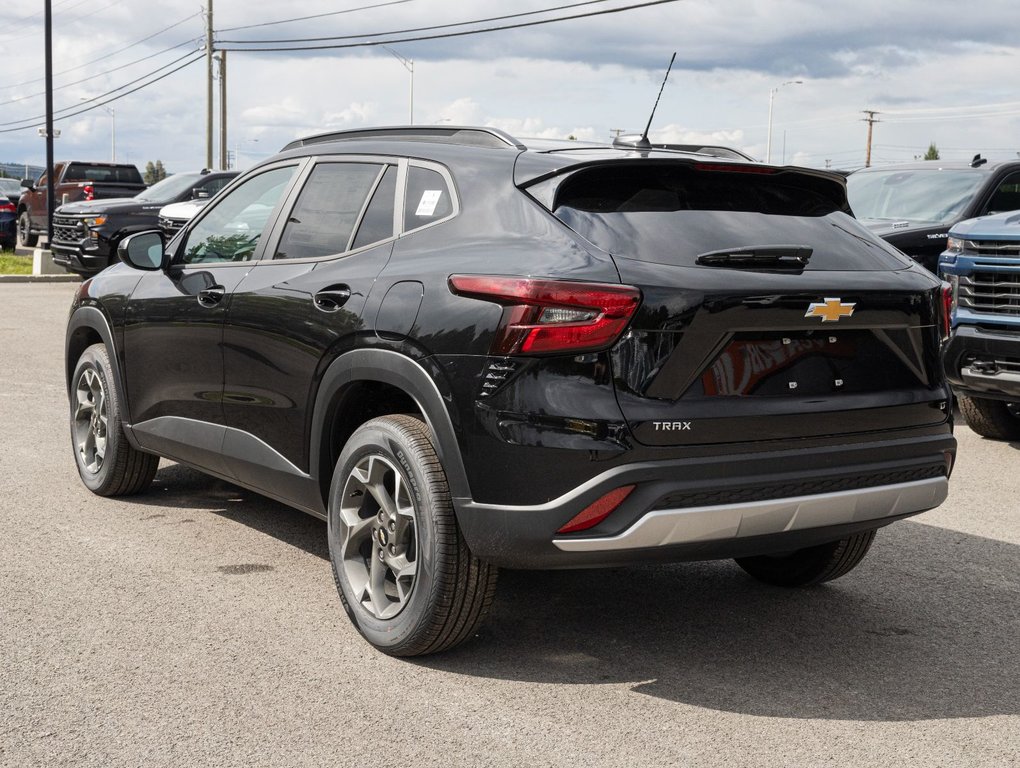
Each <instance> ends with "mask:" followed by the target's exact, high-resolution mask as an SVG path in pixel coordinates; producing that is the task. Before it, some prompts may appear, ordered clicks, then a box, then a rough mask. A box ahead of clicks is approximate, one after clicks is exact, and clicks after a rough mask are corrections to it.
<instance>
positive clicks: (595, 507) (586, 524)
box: [556, 485, 635, 533]
mask: <svg viewBox="0 0 1020 768" xmlns="http://www.w3.org/2000/svg"><path fill="white" fill-rule="evenodd" d="M634 487H635V486H633V485H624V486H621V487H619V488H616V489H614V490H612V491H610V492H609V493H607V494H606V495H605V496H603V497H602V498H600V499H599V500H598V501H596V502H595V503H593V504H589V505H588V506H587V507H585V508H584V510H582V511H581V512H579V513H578V514H576V515H574V516H573V517H572V518H571V519H570V522H568V523H567V524H566V525H564V526H563V527H562V528H560V529H559V530H558V531H556V533H576V532H577V531H586V530H588V529H589V528H594V527H595V526H596V525H598V524H599V523H601V522H602V521H603V520H605V519H606V518H607V517H609V515H610V514H612V513H613V512H614V511H615V510H616V508H617V507H619V506H620V505H621V504H623V500H624V499H626V498H627V497H628V496H630V492H631V491H633V490H634Z"/></svg>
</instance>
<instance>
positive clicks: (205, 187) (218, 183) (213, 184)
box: [198, 176, 234, 197]
mask: <svg viewBox="0 0 1020 768" xmlns="http://www.w3.org/2000/svg"><path fill="white" fill-rule="evenodd" d="M233 180H234V179H233V177H230V176H224V177H223V178H221V179H211V180H209V181H207V182H206V183H205V184H202V185H201V186H200V187H198V189H200V190H202V192H203V193H204V194H205V197H212V196H213V195H215V194H216V193H217V192H219V191H220V190H221V189H223V188H224V187H225V186H227V184H229V183H230V182H232V181H233Z"/></svg>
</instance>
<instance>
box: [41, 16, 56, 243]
mask: <svg viewBox="0 0 1020 768" xmlns="http://www.w3.org/2000/svg"><path fill="white" fill-rule="evenodd" d="M45 10H46V12H45V16H44V26H45V28H46V29H45V33H46V34H45V37H46V40H45V47H46V247H47V248H49V247H50V243H51V242H52V241H53V209H54V208H56V207H57V206H56V201H55V199H54V197H55V193H54V190H53V139H54V136H53V3H52V2H51V0H46V8H45Z"/></svg>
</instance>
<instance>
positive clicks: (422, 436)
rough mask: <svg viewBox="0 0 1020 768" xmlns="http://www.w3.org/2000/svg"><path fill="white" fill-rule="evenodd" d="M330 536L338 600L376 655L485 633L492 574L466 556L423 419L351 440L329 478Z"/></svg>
mask: <svg viewBox="0 0 1020 768" xmlns="http://www.w3.org/2000/svg"><path fill="white" fill-rule="evenodd" d="M328 526H329V554H330V560H331V562H332V565H333V578H334V579H335V580H336V585H337V590H338V591H339V593H340V600H341V602H342V603H343V606H344V609H345V610H346V611H347V615H348V616H350V618H351V621H352V622H354V626H355V627H357V629H358V631H359V632H360V633H361V634H362V635H363V636H364V637H365V639H366V640H368V642H369V643H371V644H372V645H373V646H375V647H376V648H378V649H379V650H380V651H382V652H383V653H387V654H390V655H391V656H421V655H424V654H429V653H436V652H439V651H445V650H447V649H449V648H452V647H454V646H456V645H458V644H460V643H462V642H464V641H465V640H467V639H468V638H470V637H471V636H472V635H473V634H474V632H475V630H476V629H477V628H478V626H479V625H480V624H481V623H482V620H483V619H484V617H485V614H486V612H487V611H488V609H489V606H490V604H491V603H492V599H493V596H494V594H495V589H496V576H497V570H496V568H495V567H493V566H491V565H489V564H487V563H485V562H483V561H481V560H479V559H478V558H476V557H475V556H474V555H472V554H471V551H470V550H469V549H468V546H467V544H466V543H465V541H464V538H463V536H462V535H461V532H460V528H459V527H458V525H457V520H456V517H455V515H454V511H453V503H452V500H451V498H450V491H449V487H448V485H447V482H446V475H445V473H444V472H443V467H442V465H441V464H440V462H439V458H438V457H437V455H436V452H435V449H434V448H433V446H432V441H431V439H430V433H429V429H428V427H427V426H426V425H425V424H424V422H422V420H421V419H419V418H416V417H414V416H406V415H398V416H384V417H382V418H377V419H373V420H372V421H369V422H367V423H366V424H364V425H362V426H361V427H360V428H359V429H358V430H357V431H356V432H355V433H354V434H353V435H352V436H351V438H350V440H348V442H347V444H346V446H344V449H343V452H342V453H341V455H340V459H339V460H338V461H337V465H336V471H335V472H334V474H333V483H332V487H331V488H330V495H329V522H328Z"/></svg>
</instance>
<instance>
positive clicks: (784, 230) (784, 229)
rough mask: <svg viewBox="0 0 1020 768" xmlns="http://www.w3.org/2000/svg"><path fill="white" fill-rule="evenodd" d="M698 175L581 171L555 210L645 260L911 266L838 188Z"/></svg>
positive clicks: (814, 180)
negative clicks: (784, 254) (715, 258)
mask: <svg viewBox="0 0 1020 768" xmlns="http://www.w3.org/2000/svg"><path fill="white" fill-rule="evenodd" d="M702 168H704V170H702V169H695V168H694V167H692V166H689V165H679V164H675V165H658V166H657V165H652V164H646V165H644V166H613V165H609V166H598V167H595V168H588V169H584V170H581V171H577V172H576V173H574V174H572V175H570V176H569V177H567V178H566V179H564V180H562V181H560V182H559V183H558V186H557V188H556V190H555V194H554V195H553V196H552V198H551V199H552V201H553V202H552V211H553V214H554V215H555V216H556V217H557V218H559V219H560V221H562V222H563V223H564V224H566V225H567V226H568V227H570V228H571V229H573V230H574V231H575V232H577V233H578V234H580V235H581V236H582V237H584V238H585V239H587V240H588V241H589V242H591V243H593V244H594V245H596V246H598V247H599V248H601V249H603V250H605V251H608V252H609V253H612V254H613V255H615V256H621V257H624V258H630V259H637V260H641V261H651V262H656V263H663V264H675V265H683V266H698V265H697V263H696V261H697V258H698V256H699V255H701V254H703V253H709V252H713V251H719V250H724V249H729V248H733V249H737V248H747V247H750V246H768V245H787V246H788V245H798V246H807V247H809V248H811V249H812V256H811V259H810V261H809V263H808V266H807V269H811V270H816V269H828V270H842V269H901V268H903V267H904V266H907V265H908V264H909V262H907V261H906V260H905V258H904V257H902V256H899V255H898V254H897V253H896V251H895V250H894V249H892V248H891V247H890V246H888V245H886V244H885V243H884V242H882V241H881V240H879V239H878V238H877V237H875V236H874V235H872V234H871V233H870V231H869V230H867V229H866V228H865V227H863V226H861V225H860V224H859V223H858V222H856V221H855V220H854V219H853V218H852V217H851V216H849V215H847V214H846V213H844V212H843V209H844V208H845V206H846V201H845V197H844V196H843V190H842V186H841V185H840V184H839V182H836V181H832V180H829V179H826V178H821V177H817V176H811V175H809V174H800V173H781V174H767V173H757V172H730V171H726V170H725V169H722V168H720V167H719V166H714V165H713V166H709V165H707V164H706V165H705V166H702ZM545 194H547V190H543V195H545ZM547 199H548V198H547ZM706 268H709V269H717V268H718V267H706Z"/></svg>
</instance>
